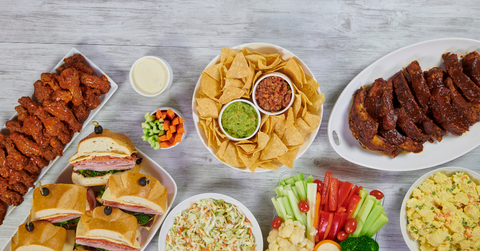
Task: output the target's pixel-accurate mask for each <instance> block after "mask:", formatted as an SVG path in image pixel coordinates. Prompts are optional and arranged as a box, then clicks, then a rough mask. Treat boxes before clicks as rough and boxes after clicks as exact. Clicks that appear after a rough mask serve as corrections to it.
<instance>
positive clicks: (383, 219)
mask: <svg viewBox="0 0 480 251" xmlns="http://www.w3.org/2000/svg"><path fill="white" fill-rule="evenodd" d="M384 212H385V211H384ZM387 223H388V218H387V216H386V215H385V214H383V213H381V214H380V215H379V216H378V218H377V219H376V220H375V222H373V224H372V226H371V227H370V229H369V230H368V231H367V236H369V237H373V236H374V235H375V234H376V233H377V232H378V230H380V229H381V228H382V227H383V226H385V224H387Z"/></svg>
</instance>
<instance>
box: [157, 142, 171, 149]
mask: <svg viewBox="0 0 480 251" xmlns="http://www.w3.org/2000/svg"><path fill="white" fill-rule="evenodd" d="M160 147H161V148H169V147H171V145H170V143H169V142H168V141H163V142H160Z"/></svg>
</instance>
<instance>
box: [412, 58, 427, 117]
mask: <svg viewBox="0 0 480 251" xmlns="http://www.w3.org/2000/svg"><path fill="white" fill-rule="evenodd" d="M406 70H407V72H408V74H409V75H410V78H411V79H412V89H413V93H415V97H416V98H417V101H418V104H419V105H420V108H421V109H422V111H423V112H424V113H425V114H428V113H429V108H430V91H429V90H428V86H427V83H426V81H425V78H423V72H422V68H421V67H420V64H418V61H417V60H415V61H413V62H411V63H410V64H409V65H408V66H407V68H406Z"/></svg>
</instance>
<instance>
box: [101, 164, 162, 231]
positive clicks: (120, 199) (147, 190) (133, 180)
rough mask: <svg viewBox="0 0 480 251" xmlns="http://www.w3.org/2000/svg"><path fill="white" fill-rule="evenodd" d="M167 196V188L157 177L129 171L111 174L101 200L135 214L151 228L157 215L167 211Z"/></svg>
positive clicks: (107, 204) (143, 223) (139, 221)
mask: <svg viewBox="0 0 480 251" xmlns="http://www.w3.org/2000/svg"><path fill="white" fill-rule="evenodd" d="M141 180H143V181H141ZM167 198H168V191H167V188H166V187H165V186H163V185H162V184H161V183H160V181H158V180H157V179H156V178H154V177H152V176H149V175H146V174H143V173H139V172H127V173H123V174H121V175H112V176H110V178H109V180H108V183H107V186H106V189H105V192H104V193H103V195H102V197H101V200H102V201H103V204H104V205H105V206H111V207H117V208H120V209H122V210H123V211H124V212H126V213H129V214H132V215H134V216H135V217H136V218H137V220H138V223H139V224H140V225H141V226H142V227H144V228H146V229H147V230H149V229H150V227H151V226H152V224H153V223H154V221H155V219H156V218H157V216H159V215H162V214H164V213H165V212H166V210H167Z"/></svg>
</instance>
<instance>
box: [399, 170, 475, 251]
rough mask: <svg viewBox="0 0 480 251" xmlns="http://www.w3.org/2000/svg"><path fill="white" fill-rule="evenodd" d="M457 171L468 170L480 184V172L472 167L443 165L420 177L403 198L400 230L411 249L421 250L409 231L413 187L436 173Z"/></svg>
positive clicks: (448, 173) (446, 173) (449, 173)
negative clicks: (409, 200)
mask: <svg viewBox="0 0 480 251" xmlns="http://www.w3.org/2000/svg"><path fill="white" fill-rule="evenodd" d="M457 171H463V172H466V173H467V174H468V175H469V176H470V177H471V178H472V180H473V181H475V182H476V183H477V185H478V184H480V174H479V173H477V172H474V171H472V170H470V169H466V168H463V167H442V168H438V169H435V170H433V171H430V172H428V173H426V174H425V175H423V176H422V177H420V178H419V179H418V180H417V181H415V183H413V185H412V186H411V187H410V189H408V191H407V194H406V195H405V198H403V202H402V208H401V209H400V230H401V231H402V236H403V239H404V240H405V243H406V244H407V246H408V247H409V248H410V250H415V251H417V250H420V245H419V244H418V241H416V240H414V239H413V238H411V237H410V235H408V232H407V200H408V199H410V196H411V195H412V192H413V189H415V188H417V187H418V186H420V184H422V182H423V181H425V180H426V179H428V178H430V176H432V175H433V174H434V173H437V172H442V173H444V174H445V175H447V176H448V175H451V174H453V173H455V172H457Z"/></svg>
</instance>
